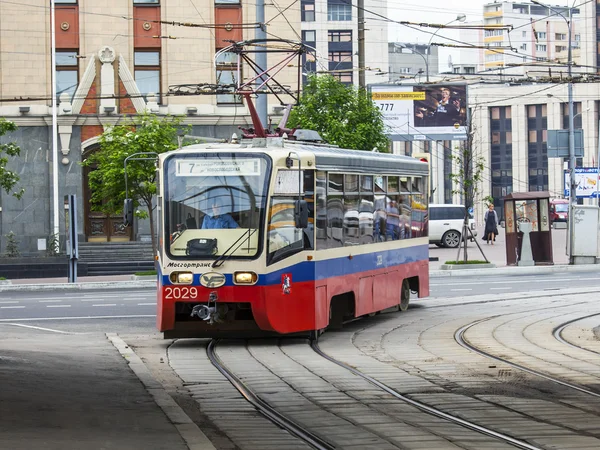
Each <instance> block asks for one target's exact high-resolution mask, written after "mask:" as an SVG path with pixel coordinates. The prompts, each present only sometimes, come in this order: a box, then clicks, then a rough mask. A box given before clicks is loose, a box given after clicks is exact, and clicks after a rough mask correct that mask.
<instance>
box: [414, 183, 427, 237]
mask: <svg viewBox="0 0 600 450" xmlns="http://www.w3.org/2000/svg"><path fill="white" fill-rule="evenodd" d="M424 182H425V179H424V178H422V177H413V179H412V187H411V191H412V192H411V204H412V227H411V236H412V237H414V238H416V237H421V236H427V203H426V202H427V195H426V194H425V188H424V186H425V183H424Z"/></svg>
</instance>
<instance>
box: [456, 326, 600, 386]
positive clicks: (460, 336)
mask: <svg viewBox="0 0 600 450" xmlns="http://www.w3.org/2000/svg"><path fill="white" fill-rule="evenodd" d="M486 320H489V319H482V320H478V321H476V322H473V323H470V324H468V325H465V326H464V327H462V328H459V329H458V330H457V331H456V333H454V340H455V341H456V342H458V344H459V345H461V346H462V347H464V348H466V349H467V350H471V351H472V352H475V353H477V354H479V355H482V356H485V357H487V358H490V359H493V360H495V361H498V362H501V363H503V364H506V365H508V366H511V367H514V368H515V369H519V370H522V371H523V372H527V373H529V374H531V375H535V376H538V377H541V378H544V379H546V380H548V381H552V382H553V383H556V384H560V385H561V386H565V387H568V388H570V389H575V390H576V391H579V392H583V393H584V394H587V395H591V396H593V397H598V398H600V393H598V392H594V391H591V390H589V389H586V388H584V387H583V386H579V385H577V384H574V383H569V382H567V381H563V380H560V379H558V378H554V377H553V376H550V375H547V374H545V373H543V372H538V371H537V370H534V369H530V368H528V367H525V366H522V365H521V364H517V363H514V362H511V361H508V360H506V359H503V358H500V357H499V356H496V355H492V354H491V353H488V352H485V351H483V350H481V349H479V348H477V347H475V346H473V345H471V344H469V343H468V342H467V341H466V340H465V338H464V334H465V332H466V331H467V330H468V329H469V328H471V327H473V326H475V325H477V324H479V323H481V322H485V321H486Z"/></svg>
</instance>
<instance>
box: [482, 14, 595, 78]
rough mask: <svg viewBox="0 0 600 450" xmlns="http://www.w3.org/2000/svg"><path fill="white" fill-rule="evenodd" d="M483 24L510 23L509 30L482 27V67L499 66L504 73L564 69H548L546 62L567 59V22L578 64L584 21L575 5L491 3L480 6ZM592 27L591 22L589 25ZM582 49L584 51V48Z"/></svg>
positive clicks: (531, 73)
mask: <svg viewBox="0 0 600 450" xmlns="http://www.w3.org/2000/svg"><path fill="white" fill-rule="evenodd" d="M483 17H484V25H512V27H513V28H512V30H510V31H507V30H486V31H485V34H484V39H483V43H484V45H485V46H486V47H488V48H487V49H486V50H485V56H484V58H485V59H484V67H485V69H502V72H501V73H503V74H505V75H529V76H535V74H540V73H541V74H547V73H548V71H549V70H552V71H555V73H557V72H566V67H562V68H560V67H559V68H551V69H549V66H548V63H549V62H552V63H553V62H562V63H566V62H567V57H568V44H569V42H568V28H569V27H568V23H569V22H570V23H571V24H572V25H571V49H572V60H573V61H574V62H575V63H579V64H581V63H582V61H581V55H582V54H583V53H582V46H581V44H582V34H583V33H585V29H586V25H589V24H588V23H587V21H584V20H583V17H584V16H582V14H581V11H580V10H579V9H577V8H567V7H564V6H554V5H552V6H542V5H539V4H535V3H529V2H527V3H525V2H494V3H488V4H486V5H484V7H483ZM593 25H594V26H595V24H593ZM583 51H586V49H584V50H583Z"/></svg>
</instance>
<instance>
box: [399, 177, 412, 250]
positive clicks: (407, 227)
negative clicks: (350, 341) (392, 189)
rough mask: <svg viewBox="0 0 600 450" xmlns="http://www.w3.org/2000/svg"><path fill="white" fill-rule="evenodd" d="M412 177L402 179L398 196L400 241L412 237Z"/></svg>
mask: <svg viewBox="0 0 600 450" xmlns="http://www.w3.org/2000/svg"><path fill="white" fill-rule="evenodd" d="M409 186H410V177H400V185H399V191H400V193H399V194H398V209H399V210H400V223H401V224H402V227H401V229H400V239H410V238H411V237H412V234H411V228H412V207H411V201H410V189H409Z"/></svg>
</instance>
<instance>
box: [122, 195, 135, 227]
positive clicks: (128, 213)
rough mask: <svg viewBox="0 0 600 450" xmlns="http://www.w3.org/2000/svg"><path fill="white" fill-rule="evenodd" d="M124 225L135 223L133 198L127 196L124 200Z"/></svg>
mask: <svg viewBox="0 0 600 450" xmlns="http://www.w3.org/2000/svg"><path fill="white" fill-rule="evenodd" d="M123 225H125V226H126V227H128V226H130V225H133V199H131V198H126V199H125V201H124V202H123Z"/></svg>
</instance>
